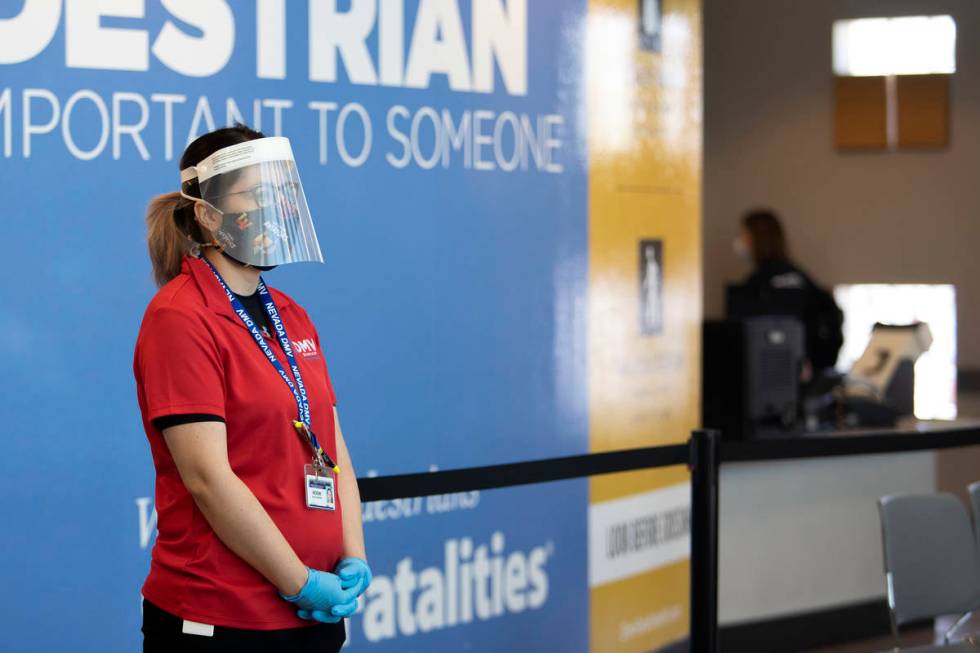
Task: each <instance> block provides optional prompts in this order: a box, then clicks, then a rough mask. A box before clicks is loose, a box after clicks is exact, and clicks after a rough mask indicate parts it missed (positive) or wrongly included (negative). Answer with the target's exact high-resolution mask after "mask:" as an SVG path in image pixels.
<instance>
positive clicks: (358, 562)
mask: <svg viewBox="0 0 980 653" xmlns="http://www.w3.org/2000/svg"><path fill="white" fill-rule="evenodd" d="M333 573H335V574H337V575H338V576H339V577H340V586H341V587H342V588H343V589H345V590H346V589H350V588H356V590H355V591H356V593H357V595H358V596H360V595H361V594H363V593H364V590H366V589H367V588H368V585H370V584H371V578H372V576H371V568H370V567H369V566H368V563H367V561H365V560H362V559H361V558H344V559H343V560H341V561H340V562H339V563H337V567H336V568H335V569H334V572H333Z"/></svg>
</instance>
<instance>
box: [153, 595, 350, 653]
mask: <svg viewBox="0 0 980 653" xmlns="http://www.w3.org/2000/svg"><path fill="white" fill-rule="evenodd" d="M183 625H184V620H183V619H181V618H180V617H178V616H176V615H173V614H170V613H169V612H167V611H165V610H161V609H160V608H158V607H157V606H155V605H153V604H152V603H150V602H149V601H147V600H146V599H143V653H174V652H175V651H179V652H180V653H222V652H224V651H235V652H236V653H252V652H253V651H255V652H257V653H258V652H261V653H278V652H279V651H282V653H337V652H338V651H340V647H341V646H342V645H343V643H344V640H345V639H347V634H346V632H345V631H344V622H343V621H341V622H340V623H336V624H323V623H318V624H317V625H315V626H310V627H308V628H286V629H283V630H244V629H240V628H225V627H224V626H215V627H214V636H213V637H205V636H203V635H186V634H184V633H183V632H182V630H183Z"/></svg>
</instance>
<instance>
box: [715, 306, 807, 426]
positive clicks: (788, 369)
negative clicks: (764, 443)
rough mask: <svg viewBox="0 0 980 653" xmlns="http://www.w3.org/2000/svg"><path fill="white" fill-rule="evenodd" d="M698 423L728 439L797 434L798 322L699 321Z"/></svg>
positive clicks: (801, 343) (779, 318)
mask: <svg viewBox="0 0 980 653" xmlns="http://www.w3.org/2000/svg"><path fill="white" fill-rule="evenodd" d="M703 336H704V340H703V346H704V349H703V358H702V360H703V370H702V423H703V424H704V427H705V428H713V429H719V430H721V432H722V437H723V438H725V439H731V440H741V439H753V438H766V437H786V436H789V435H795V434H797V433H799V432H800V428H799V395H800V390H799V382H800V370H801V367H802V364H803V359H804V356H805V345H804V342H805V339H804V334H803V325H802V324H801V323H800V321H799V320H796V319H794V318H791V317H785V316H766V317H751V318H744V319H740V320H709V321H706V322H705V324H704V333H703Z"/></svg>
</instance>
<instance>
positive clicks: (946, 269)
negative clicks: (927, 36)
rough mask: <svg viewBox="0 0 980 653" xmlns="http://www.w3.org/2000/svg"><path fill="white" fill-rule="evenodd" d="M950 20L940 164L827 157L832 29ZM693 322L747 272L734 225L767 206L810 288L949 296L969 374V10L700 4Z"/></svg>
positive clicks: (975, 165) (974, 185)
mask: <svg viewBox="0 0 980 653" xmlns="http://www.w3.org/2000/svg"><path fill="white" fill-rule="evenodd" d="M940 13H949V14H952V15H953V16H954V18H955V19H956V23H957V30H958V37H959V38H958V43H957V73H956V75H955V77H954V80H953V87H952V118H951V120H952V143H951V146H950V147H949V149H947V150H943V151H939V152H922V153H905V152H902V153H890V154H846V155H845V154H838V153H837V152H836V151H835V150H834V148H833V132H832V130H833V124H832V95H831V79H832V78H831V46H830V32H831V24H832V23H833V21H834V20H835V19H838V18H856V17H862V16H888V15H902V14H940ZM704 154H705V165H704V253H705V256H704V261H705V278H704V280H705V294H704V297H705V313H706V315H707V316H709V317H713V316H718V315H720V314H721V311H722V298H723V291H722V288H723V285H724V284H725V283H726V282H729V281H732V280H737V279H739V278H740V277H741V276H743V275H744V274H745V273H746V272H747V268H746V267H745V266H744V265H743V264H741V263H740V262H739V261H737V260H736V258H735V256H734V254H733V252H732V249H731V240H732V238H733V236H734V235H735V231H736V224H737V220H738V217H739V215H740V214H741V213H742V212H743V211H744V210H745V209H747V208H750V207H752V206H755V205H768V206H771V207H773V208H775V209H776V210H777V211H778V212H779V213H781V214H782V215H783V217H784V219H785V221H786V226H787V229H788V233H789V238H790V245H791V248H792V250H793V252H794V254H795V258H796V259H797V261H798V262H799V263H800V264H801V265H802V266H803V267H804V268H805V269H807V270H809V271H810V272H811V273H812V275H813V276H814V277H816V279H817V280H818V281H820V282H822V283H824V284H827V285H831V284H835V283H844V282H933V283H953V284H955V285H956V288H957V293H958V304H959V350H960V352H959V353H960V365H961V367H970V368H980V342H978V341H977V340H976V339H975V338H973V332H974V331H975V330H976V329H977V328H978V326H980V1H977V0H932V1H929V0H818V1H815V2H806V1H798V0H706V1H705V153H704Z"/></svg>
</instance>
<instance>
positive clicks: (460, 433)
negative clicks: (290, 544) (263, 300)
mask: <svg viewBox="0 0 980 653" xmlns="http://www.w3.org/2000/svg"><path fill="white" fill-rule="evenodd" d="M585 14H586V3H585V1H584V0H572V1H569V0H562V1H560V2H559V1H557V0H556V1H550V0H541V1H537V2H528V1H527V0H461V1H457V0H384V1H381V0H346V1H345V0H305V1H300V0H297V1H296V2H289V3H288V7H287V3H286V2H285V0H256V1H255V2H239V1H237V0H236V1H234V2H231V1H225V0H207V1H205V0H159V1H155V0H150V1H144V0H116V1H114V2H89V1H87V0H65V2H58V1H54V0H22V1H21V2H4V3H0V153H2V155H0V178H2V180H3V181H2V188H3V191H4V202H3V206H4V214H5V219H4V233H3V236H4V238H5V241H6V242H7V243H8V244H9V245H10V247H8V248H7V249H6V250H5V252H4V256H5V263H6V270H7V278H8V282H7V284H6V292H5V301H4V309H3V310H2V311H0V331H2V333H3V334H4V335H5V337H4V338H3V339H0V352H2V361H3V370H4V373H3V375H2V376H0V396H2V397H3V400H2V403H0V423H2V424H3V438H2V439H0V478H3V492H0V511H2V512H0V515H2V519H3V521H4V524H5V537H4V540H5V545H4V547H3V549H4V555H3V556H0V579H2V580H3V582H4V586H5V587H7V588H8V594H9V597H8V598H7V599H6V600H4V602H3V603H4V612H5V619H4V624H5V625H4V631H5V632H4V635H3V640H4V645H3V648H4V650H7V651H11V652H15V651H16V652H31V653H34V652H36V651H55V650H64V649H66V648H68V647H70V648H71V649H72V650H75V651H80V652H86V651H90V652H92V653H96V652H98V653H102V652H104V651H133V650H137V649H138V646H139V642H140V634H139V624H140V596H139V589H140V586H141V584H142V582H143V579H144V578H145V576H146V573H147V570H148V565H149V557H150V551H151V548H152V544H153V538H154V532H155V520H156V514H155V512H154V503H153V467H152V462H151V459H150V453H149V448H148V445H147V443H146V439H145V436H144V434H143V432H142V426H141V423H140V417H139V413H138V409H137V404H136V397H135V387H134V381H133V375H132V353H133V347H134V344H135V339H136V334H137V331H138V329H139V322H140V318H141V316H142V314H143V310H144V308H145V306H146V304H147V303H148V302H149V300H150V298H151V297H152V296H153V293H154V292H155V287H154V284H153V283H152V279H151V275H150V266H149V260H148V257H147V252H146V246H145V225H144V214H145V209H146V205H147V202H148V201H149V199H150V198H151V197H153V196H154V195H156V194H159V193H164V192H169V191H174V190H177V189H178V184H179V177H178V159H179V158H180V155H181V153H182V151H183V148H184V147H185V146H186V144H187V143H188V142H190V141H191V140H192V139H193V138H195V137H196V136H197V135H199V134H202V133H204V132H206V131H209V130H211V129H213V128H215V127H218V126H222V125H225V124H230V123H233V122H236V121H242V122H245V123H248V124H249V125H251V126H253V127H255V128H258V129H261V130H263V131H264V132H265V133H266V134H267V135H283V136H287V137H289V138H290V139H291V141H292V145H293V149H294V151H295V154H296V158H297V163H298V165H299V170H300V173H301V175H302V178H303V180H304V184H305V186H306V189H307V195H308V199H309V203H310V206H311V209H312V212H313V216H314V220H315V224H316V227H317V230H318V234H319V236H320V242H321V245H322V249H323V252H324V256H325V258H326V263H325V264H324V265H318V264H300V265H292V266H286V267H284V268H281V269H278V270H276V271H274V272H271V273H269V274H267V275H266V279H267V280H268V281H269V283H271V284H272V285H273V286H275V287H278V288H281V289H282V290H284V291H285V292H287V293H289V294H290V295H292V296H293V297H294V298H296V299H297V300H298V301H299V302H300V303H301V304H302V305H303V306H305V307H306V309H307V311H308V312H309V314H310V316H311V317H312V319H313V321H314V323H315V324H316V326H317V328H318V330H319V333H320V338H321V343H322V347H323V349H324V354H325V356H326V358H327V361H328V364H329V366H330V370H331V375H332V378H333V381H334V386H335V388H336V391H337V395H338V409H339V413H340V416H341V422H342V425H343V428H344V433H345V436H346V438H347V442H348V444H349V447H350V449H351V453H352V456H353V459H354V462H355V465H356V466H357V471H358V473H359V474H360V475H366V474H381V475H384V474H390V473H399V472H412V471H425V470H428V469H448V468H453V467H465V466H471V465H484V464H493V463H502V462H509V461H518V460H525V459H533V458H542V457H550V456H560V455H571V454H580V453H585V452H586V451H588V410H587V394H586V379H585V368H586V360H585V357H586V344H585V340H586V324H585V301H586V285H587V260H588V252H587V214H586V211H587V188H588V179H587V176H588V172H587V164H588V162H587V156H586V152H587V150H586V142H585V133H586V125H585V112H584V108H583V107H584V99H583V76H584V73H583V67H584V66H583V61H582V59H581V57H582V47H583V46H582V43H581V41H582V29H583V22H584V20H585ZM21 274H23V275H24V276H23V278H21V276H20V275H21ZM270 373H271V372H270ZM587 503H588V496H587V483H586V482H585V481H574V482H562V483H555V484H550V485H546V486H539V487H526V488H520V489H511V490H499V491H491V492H475V493H464V494H461V495H452V496H440V497H431V498H426V499H408V500H403V501H393V502H377V503H372V504H366V505H365V506H364V520H365V532H366V538H367V543H368V550H369V557H370V559H371V563H372V567H373V569H374V571H375V573H376V576H375V581H374V584H373V585H372V587H371V589H370V590H369V591H368V593H367V594H366V595H365V596H364V599H363V601H362V605H361V607H360V609H359V611H358V613H357V614H356V615H355V616H354V617H352V619H351V620H350V623H349V639H350V644H349V648H350V650H355V651H378V652H383V651H410V650H418V651H429V652H435V651H460V650H472V651H499V650H515V651H516V650H556V651H558V650H560V651H569V652H572V651H585V650H587V649H588V641H589V637H588V635H589V625H588V619H589V616H588V615H589V603H588V601H589V599H588V596H589V594H588V580H587V578H586V573H587V572H586V570H587V555H586V549H585V541H586V536H585V533H586V519H587V508H588V506H587Z"/></svg>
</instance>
